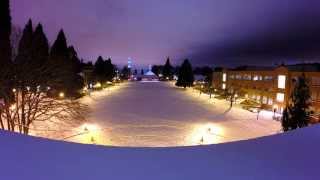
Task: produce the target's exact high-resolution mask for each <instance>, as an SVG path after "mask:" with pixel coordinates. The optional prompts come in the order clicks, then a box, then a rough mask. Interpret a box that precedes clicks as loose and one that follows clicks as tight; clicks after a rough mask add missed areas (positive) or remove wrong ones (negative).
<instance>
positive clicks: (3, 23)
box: [0, 0, 12, 99]
mask: <svg viewBox="0 0 320 180" xmlns="http://www.w3.org/2000/svg"><path fill="white" fill-rule="evenodd" d="M10 36H11V16H10V2H9V0H1V1H0V64H1V66H0V99H1V98H4V97H6V96H8V94H9V93H10V87H9V86H10V83H11V82H10V78H9V75H10V68H11V62H12V51H11V43H10Z"/></svg>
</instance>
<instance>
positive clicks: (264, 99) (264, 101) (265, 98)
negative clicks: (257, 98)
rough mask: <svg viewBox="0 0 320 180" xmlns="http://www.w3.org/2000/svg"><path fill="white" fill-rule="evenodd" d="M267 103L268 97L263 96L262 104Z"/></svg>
mask: <svg viewBox="0 0 320 180" xmlns="http://www.w3.org/2000/svg"><path fill="white" fill-rule="evenodd" d="M267 103H268V98H267V97H266V96H263V98H262V104H267Z"/></svg>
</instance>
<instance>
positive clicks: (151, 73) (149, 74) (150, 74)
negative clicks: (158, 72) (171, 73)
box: [144, 70, 155, 76]
mask: <svg viewBox="0 0 320 180" xmlns="http://www.w3.org/2000/svg"><path fill="white" fill-rule="evenodd" d="M144 75H146V76H155V74H154V73H153V72H152V71H150V70H149V71H148V72H147V73H145V74H144Z"/></svg>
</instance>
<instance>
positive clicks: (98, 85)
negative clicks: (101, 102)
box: [93, 82, 102, 88]
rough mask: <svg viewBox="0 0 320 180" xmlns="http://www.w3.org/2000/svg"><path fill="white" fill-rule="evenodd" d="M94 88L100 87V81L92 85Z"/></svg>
mask: <svg viewBox="0 0 320 180" xmlns="http://www.w3.org/2000/svg"><path fill="white" fill-rule="evenodd" d="M93 87H94V88H101V87H102V85H101V83H99V82H98V83H96V84H95V85H94V86H93Z"/></svg>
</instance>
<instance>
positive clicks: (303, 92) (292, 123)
mask: <svg viewBox="0 0 320 180" xmlns="http://www.w3.org/2000/svg"><path fill="white" fill-rule="evenodd" d="M310 106H311V95H310V88H309V81H308V79H307V78H306V76H305V74H302V75H301V76H300V77H298V80H297V81H296V82H295V86H294V89H293V91H292V95H291V97H290V104H289V105H288V107H287V108H286V109H287V112H285V113H286V114H283V115H286V116H287V117H284V118H282V127H283V130H284V131H288V130H293V129H297V128H303V127H306V126H308V125H309V121H310V115H311V111H310ZM287 114H288V115H287Z"/></svg>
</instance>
